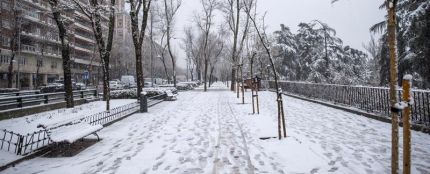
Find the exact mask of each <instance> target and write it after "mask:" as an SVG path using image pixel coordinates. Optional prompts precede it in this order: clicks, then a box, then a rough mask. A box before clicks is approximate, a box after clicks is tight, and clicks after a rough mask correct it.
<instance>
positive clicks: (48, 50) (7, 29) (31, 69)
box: [0, 0, 106, 89]
mask: <svg viewBox="0 0 430 174" xmlns="http://www.w3.org/2000/svg"><path fill="white" fill-rule="evenodd" d="M0 8H1V13H0V20H1V24H0V25H1V26H0V28H1V30H0V88H4V87H7V83H8V81H7V73H8V67H9V65H10V62H11V58H12V56H13V55H14V59H15V60H14V61H13V74H14V76H13V83H12V84H13V87H14V88H20V89H34V88H36V87H37V86H41V85H46V84H48V83H51V82H54V81H56V80H60V79H62V77H63V63H62V57H61V43H60V39H59V36H58V28H57V25H56V23H55V21H54V20H53V19H52V13H50V7H49V4H48V1H47V0H2V1H1V4H0ZM63 14H64V15H63V18H64V20H65V23H66V26H67V29H68V31H67V32H68V35H69V40H70V49H71V50H70V52H71V59H72V77H73V80H74V81H75V82H87V83H88V82H89V83H91V82H93V81H95V79H96V78H97V77H98V75H99V74H100V72H99V71H100V70H99V69H100V68H99V67H100V58H99V56H98V54H97V50H96V49H95V45H96V44H95V40H94V34H93V31H92V28H91V23H90V21H89V19H88V18H87V17H86V16H85V15H84V14H82V13H81V12H79V11H77V10H71V11H65V12H64V13H63ZM105 27H106V26H105ZM14 32H16V33H15V34H14ZM12 39H16V40H17V41H18V42H17V45H18V46H17V49H16V51H12V49H11V48H12V47H11V41H12ZM87 72H89V74H90V75H89V76H84V74H86V73H87ZM86 77H88V78H89V79H87V78H86ZM17 79H20V80H19V82H18V81H17Z"/></svg>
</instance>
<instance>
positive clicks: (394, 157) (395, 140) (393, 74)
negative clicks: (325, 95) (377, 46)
mask: <svg viewBox="0 0 430 174" xmlns="http://www.w3.org/2000/svg"><path fill="white" fill-rule="evenodd" d="M386 5H387V11H388V25H387V31H388V47H389V50H390V105H391V107H392V108H393V109H391V127H392V128H391V136H392V139H391V143H392V144H391V173H392V174H397V173H399V120H398V119H399V113H398V112H399V111H396V110H395V107H394V105H395V104H396V103H397V102H398V98H397V81H398V79H397V50H396V48H397V40H396V26H397V19H396V17H397V16H396V5H397V0H387V2H386Z"/></svg>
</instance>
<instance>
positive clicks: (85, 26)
mask: <svg viewBox="0 0 430 174" xmlns="http://www.w3.org/2000/svg"><path fill="white" fill-rule="evenodd" d="M75 26H76V27H79V28H82V29H85V30H86V31H89V32H93V30H92V29H91V26H88V25H85V24H83V23H81V22H79V21H76V22H75Z"/></svg>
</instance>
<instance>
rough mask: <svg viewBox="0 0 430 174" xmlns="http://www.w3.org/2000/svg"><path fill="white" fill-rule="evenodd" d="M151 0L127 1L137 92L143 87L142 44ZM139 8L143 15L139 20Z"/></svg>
mask: <svg viewBox="0 0 430 174" xmlns="http://www.w3.org/2000/svg"><path fill="white" fill-rule="evenodd" d="M151 1H152V0H129V1H128V2H129V3H130V18H131V32H132V37H133V43H134V49H135V54H136V77H137V94H140V93H141V92H142V88H143V69H142V57H143V56H142V45H143V40H144V38H145V30H146V26H147V22H148V13H149V11H150V8H151ZM141 10H142V15H143V16H142V19H141V21H139V14H140V12H141ZM139 24H140V25H141V26H140V27H139Z"/></svg>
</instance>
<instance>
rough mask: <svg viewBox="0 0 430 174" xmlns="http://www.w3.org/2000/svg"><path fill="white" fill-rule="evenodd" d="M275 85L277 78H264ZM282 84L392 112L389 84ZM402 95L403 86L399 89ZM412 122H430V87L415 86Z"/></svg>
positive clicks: (328, 98)
mask: <svg viewBox="0 0 430 174" xmlns="http://www.w3.org/2000/svg"><path fill="white" fill-rule="evenodd" d="M264 83H266V86H267V87H269V88H274V81H264ZM279 85H280V88H281V89H282V90H283V91H284V92H287V93H291V94H295V95H300V96H304V97H306V98H313V99H317V100H323V101H328V102H332V103H334V104H341V105H346V106H351V107H354V108H358V109H361V110H364V111H367V112H372V113H378V114H383V115H387V116H388V115H389V113H390V103H389V89H388V88H386V87H367V86H347V85H334V84H317V83H308V82H291V81H280V82H279ZM397 95H398V98H399V99H401V98H402V97H401V96H402V90H401V89H398V90H397ZM411 95H412V97H413V100H414V104H413V105H412V108H411V109H412V115H411V119H412V122H413V123H415V124H421V125H425V126H430V91H425V90H412V93H411Z"/></svg>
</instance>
